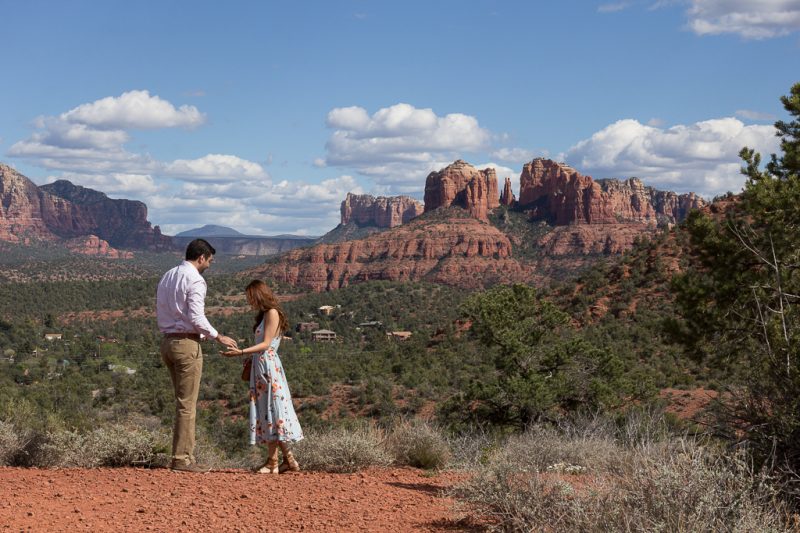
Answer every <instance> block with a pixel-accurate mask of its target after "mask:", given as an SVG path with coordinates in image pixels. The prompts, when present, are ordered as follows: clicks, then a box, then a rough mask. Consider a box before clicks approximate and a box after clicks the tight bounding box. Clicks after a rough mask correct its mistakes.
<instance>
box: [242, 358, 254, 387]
mask: <svg viewBox="0 0 800 533" xmlns="http://www.w3.org/2000/svg"><path fill="white" fill-rule="evenodd" d="M252 369H253V358H252V357H248V358H247V359H245V361H244V368H242V381H247V382H248V383H249V382H250V372H251V371H252Z"/></svg>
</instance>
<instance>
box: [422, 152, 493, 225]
mask: <svg viewBox="0 0 800 533" xmlns="http://www.w3.org/2000/svg"><path fill="white" fill-rule="evenodd" d="M451 205H457V206H459V207H462V208H463V209H466V210H467V211H468V212H469V213H470V214H471V215H472V216H474V217H475V218H477V219H479V220H488V219H489V211H491V210H492V209H494V208H495V207H498V206H499V205H500V196H499V194H498V189H497V174H496V173H495V171H494V169H493V168H487V169H485V170H478V169H476V168H475V167H473V166H472V165H470V164H469V163H466V162H464V161H462V160H461V159H459V160H457V161H456V162H454V163H453V164H451V165H449V166H447V167H445V168H444V169H442V170H440V171H438V172H431V173H430V174H428V177H427V179H426V180H425V212H426V213H428V212H430V211H433V210H434V209H437V208H440V207H448V206H451Z"/></svg>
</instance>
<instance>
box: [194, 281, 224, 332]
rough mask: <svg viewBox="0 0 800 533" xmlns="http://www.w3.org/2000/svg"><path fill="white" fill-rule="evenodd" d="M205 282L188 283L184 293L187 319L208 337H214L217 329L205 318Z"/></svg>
mask: <svg viewBox="0 0 800 533" xmlns="http://www.w3.org/2000/svg"><path fill="white" fill-rule="evenodd" d="M205 300H206V284H205V282H203V281H197V282H195V283H192V284H190V285H189V290H188V291H187V293H186V303H187V306H188V308H189V313H188V319H189V322H191V323H192V325H193V326H194V327H195V329H196V330H197V331H199V332H200V333H202V334H203V335H205V336H206V337H208V338H210V339H216V338H217V335H219V333H217V330H216V329H214V327H213V326H212V325H211V323H210V322H209V321H208V319H207V318H206V303H205Z"/></svg>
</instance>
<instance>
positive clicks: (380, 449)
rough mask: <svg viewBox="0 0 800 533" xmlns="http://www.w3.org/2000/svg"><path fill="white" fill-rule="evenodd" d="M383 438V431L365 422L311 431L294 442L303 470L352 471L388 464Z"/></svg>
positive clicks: (389, 459) (388, 456)
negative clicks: (358, 424) (346, 426)
mask: <svg viewBox="0 0 800 533" xmlns="http://www.w3.org/2000/svg"><path fill="white" fill-rule="evenodd" d="M383 441H384V435H383V432H381V431H380V430H378V429H376V428H374V427H372V426H368V425H361V426H357V427H355V428H336V429H331V430H328V431H319V432H316V431H314V432H309V433H307V434H306V438H305V439H304V440H302V441H300V442H299V443H298V444H297V445H296V446H295V455H297V460H298V461H299V462H300V464H301V465H302V466H303V468H305V469H306V470H322V471H325V472H356V471H358V470H362V469H364V468H368V467H370V466H388V465H389V464H391V462H392V458H391V456H390V455H389V453H388V452H387V451H386V448H385V447H384V445H383Z"/></svg>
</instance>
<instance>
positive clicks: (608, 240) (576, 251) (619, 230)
mask: <svg viewBox="0 0 800 533" xmlns="http://www.w3.org/2000/svg"><path fill="white" fill-rule="evenodd" d="M655 231H656V228H655V226H648V225H643V224H573V225H571V226H557V227H556V228H553V230H552V231H550V232H548V233H547V234H546V235H544V236H543V237H542V238H540V239H539V240H538V241H537V244H538V245H539V246H540V247H541V248H542V255H543V256H545V257H561V256H575V255H592V254H602V255H611V254H621V253H623V252H625V251H626V250H630V249H631V248H632V247H633V241H634V240H636V238H637V237H642V236H644V235H652V234H654V233H655Z"/></svg>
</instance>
